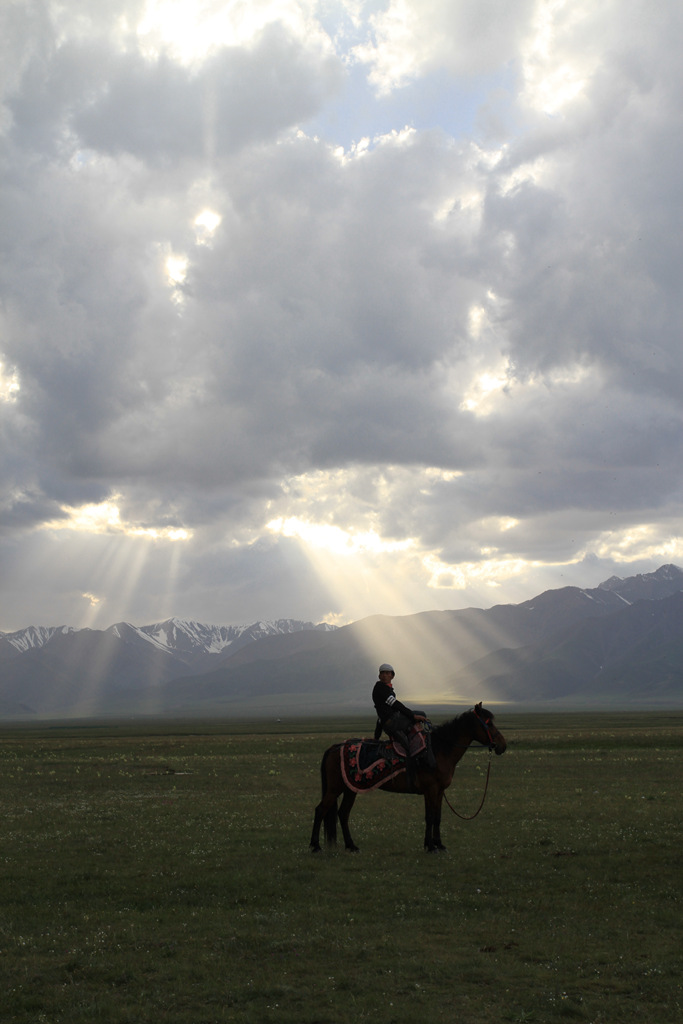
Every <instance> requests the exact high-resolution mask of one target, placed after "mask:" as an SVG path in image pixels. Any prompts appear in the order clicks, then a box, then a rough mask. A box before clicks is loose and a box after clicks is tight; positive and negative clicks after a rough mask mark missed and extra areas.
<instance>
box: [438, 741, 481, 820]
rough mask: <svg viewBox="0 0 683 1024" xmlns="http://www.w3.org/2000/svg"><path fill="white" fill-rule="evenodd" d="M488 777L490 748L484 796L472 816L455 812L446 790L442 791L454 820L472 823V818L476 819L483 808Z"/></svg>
mask: <svg viewBox="0 0 683 1024" xmlns="http://www.w3.org/2000/svg"><path fill="white" fill-rule="evenodd" d="M490 775H491V748H490V747H489V763H488V767H487V769H486V783H485V785H484V795H483V796H482V798H481V803H480V804H479V806H478V807H477V809H476V811H475V812H474V814H460V813H459V812H458V811H456V809H455V807H453V805H452V804H451V802H450V800H449V799H448V796H447V794H446V790H445V789H444V791H443V798H444V800H445V801H446V803H447V804H448V806H449V807H450V809H451V810H452V811H453V814H454V815H455V816H456V818H460V819H461V821H472V819H473V818H476V816H477V815H478V814H479V811H480V810H481V809H482V807H483V806H484V800H485V799H486V793H487V790H488V788H489V776H490Z"/></svg>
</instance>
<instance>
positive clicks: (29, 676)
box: [0, 565, 683, 717]
mask: <svg viewBox="0 0 683 1024" xmlns="http://www.w3.org/2000/svg"><path fill="white" fill-rule="evenodd" d="M682 591H683V571H682V570H681V569H679V568H678V567H676V566H673V565H666V566H662V567H660V568H659V569H658V570H657V571H656V572H653V573H647V574H642V575H639V576H633V577H629V578H628V579H626V580H620V579H618V578H617V577H612V579H610V580H607V581H605V583H603V584H600V586H599V587H596V588H594V589H581V588H579V587H564V588H560V589H557V590H549V591H545V592H544V593H542V594H540V595H538V596H537V597H535V598H533V599H532V600H529V601H524V602H522V603H521V604H518V605H496V606H494V607H492V608H489V609H486V610H483V609H477V608H468V609H463V610H459V611H432V612H420V613H417V614H415V615H408V616H383V615H376V616H370V617H368V618H366V619H361V620H359V621H358V622H353V623H351V624H349V625H347V626H344V627H341V628H339V629H333V628H331V627H326V626H325V625H324V624H321V625H318V626H314V625H313V624H311V623H298V622H295V623H292V620H279V622H278V623H275V624H273V623H270V624H265V623H256V624H253V626H252V627H215V626H203V625H202V624H199V623H187V622H182V620H177V619H171V620H167V621H166V622H165V623H157V624H155V625H153V626H147V627H141V628H138V627H135V626H132V625H130V624H126V623H119V624H117V625H116V626H113V627H110V628H109V629H108V630H105V631H97V630H72V629H68V628H66V627H60V628H43V627H30V629H29V630H26V631H20V633H18V634H8V635H6V636H4V637H0V714H3V715H5V716H15V717H25V716H26V715H27V714H35V715H39V716H44V717H50V716H68V717H73V716H76V715H89V716H96V715H101V714H109V715H112V714H116V715H119V714H120V715H123V714H165V715H169V714H172V715H193V714H196V715H206V714H223V715H229V714H250V713H257V712H259V711H263V712H264V713H265V712H268V713H276V714H288V713H297V714H303V713H313V712H319V713H321V714H322V713H327V712H328V711H330V710H334V709H337V710H355V709H361V708H362V709H365V710H368V708H369V700H370V698H369V694H370V689H371V686H372V683H373V681H374V679H375V678H376V672H377V665H378V663H379V662H380V661H384V660H390V661H391V662H392V664H394V665H395V667H396V669H397V689H398V690H399V693H400V695H401V697H402V698H403V699H405V700H409V701H410V702H411V703H412V704H413V706H419V705H420V704H422V705H425V706H430V705H432V706H433V705H436V704H446V703H453V702H463V701H465V702H467V703H471V702H473V701H474V700H475V699H477V700H478V699H481V698H484V699H486V700H489V701H512V702H515V703H524V704H529V703H537V702H538V701H545V702H552V701H555V702H565V703H566V702H568V701H575V702H579V703H586V702H588V703H592V704H595V703H596V702H599V701H604V702H606V703H610V702H611V703H612V704H614V703H615V702H619V701H621V702H623V703H625V704H633V703H639V702H641V703H642V702H643V701H644V700H648V699H649V700H655V699H656V701H657V702H659V703H662V702H664V703H666V702H669V703H670V704H671V705H678V704H680V703H683V642H681V641H680V640H679V639H678V637H679V636H683V630H682V629H681V626H683V594H682ZM10 648H11V650H10Z"/></svg>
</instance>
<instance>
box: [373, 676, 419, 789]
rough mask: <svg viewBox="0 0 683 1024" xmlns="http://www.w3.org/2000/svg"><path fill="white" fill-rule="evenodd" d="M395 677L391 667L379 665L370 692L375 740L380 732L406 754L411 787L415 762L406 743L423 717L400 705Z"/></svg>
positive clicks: (413, 780)
mask: <svg viewBox="0 0 683 1024" xmlns="http://www.w3.org/2000/svg"><path fill="white" fill-rule="evenodd" d="M395 675H396V673H395V672H394V670H393V668H392V667H391V665H388V664H386V662H385V663H384V664H383V665H380V667H379V679H378V680H377V682H376V683H375V686H374V689H373V691H372V703H373V704H374V705H375V710H376V712H377V725H376V726H375V739H376V740H378V739H379V738H380V736H381V734H382V730H384V732H385V733H386V734H387V736H389V737H390V738H391V739H392V740H398V742H399V743H400V744H401V746H402V747H403V748H404V750H405V752H406V770H407V773H408V783H409V785H410V786H411V787H414V785H415V776H416V772H415V761H414V759H413V758H412V757H411V756H410V744H409V742H408V731H409V729H410V728H411V726H413V725H414V724H415V722H418V721H422V720H423V719H424V715H421V714H419V712H417V711H411V710H410V708H408V707H406V705H405V704H402V703H401V701H400V700H399V699H398V697H397V696H396V694H395V693H394V684H393V678H394V676H395Z"/></svg>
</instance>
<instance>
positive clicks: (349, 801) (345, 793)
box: [310, 702, 507, 853]
mask: <svg viewBox="0 0 683 1024" xmlns="http://www.w3.org/2000/svg"><path fill="white" fill-rule="evenodd" d="M473 740H474V741H476V742H478V743H481V744H483V745H484V746H487V747H488V748H489V750H495V752H496V754H503V753H505V750H506V748H507V742H506V740H505V737H504V736H503V735H502V733H500V732H499V731H498V729H497V727H496V725H495V723H494V720H493V715H492V714H491V712H490V711H487V710H486V708H483V707H482V706H481V702H480V703H479V704H476V705H475V706H474V707H473V708H471V709H470V710H469V711H465V712H463V714H461V715H458V716H457V717H456V718H454V719H452V720H451V721H450V722H445V723H444V724H443V725H437V726H435V727H434V728H433V730H432V732H431V742H432V751H433V754H434V760H435V761H436V767H434V768H426V767H423V766H420V767H418V768H417V771H416V778H415V782H414V787H411V784H410V782H409V780H408V775H407V772H406V770H405V768H404V769H403V770H402V771H400V772H399V774H397V775H395V776H394V777H393V778H391V779H389V780H388V781H387V782H385V783H383V784H382V785H380V786H379V787H378V788H379V789H384V790H386V791H387V792H389V793H419V794H421V795H423V796H424V805H425V837H424V846H425V849H426V850H427V851H428V852H429V853H434V852H436V851H442V850H445V849H446V847H445V846H444V845H443V843H442V841H441V803H442V800H443V795H444V792H445V790H446V789H448V787H449V786H450V784H451V781H452V779H453V772H454V770H455V766H456V764H457V763H458V761H459V760H460V758H461V757H462V756H463V754H464V753H465V751H466V750H467V748H468V747H469V745H470V743H472V741H473ZM345 742H347V743H348V742H349V741H348V740H347V741H345ZM343 748H344V743H335V744H334V745H333V746H331V747H328V749H327V750H326V751H325V753H324V754H323V759H322V762H321V765H320V774H321V778H322V800H321V801H320V803H319V804H318V806H317V807H316V809H315V817H314V819H313V831H312V833H311V841H310V850H311V852H313V853H320V852H321V849H322V848H321V846H320V826H321V825H322V824H324V829H325V841H326V843H327V844H328V845H334V843H335V842H336V838H337V817H339V823H340V825H341V829H342V833H343V835H344V844H345V846H346V849H347V850H348V851H349V853H358V847H357V846H356V844H355V843H354V841H353V839H352V838H351V832H350V831H349V816H350V814H351V808H352V807H353V804H354V801H355V799H356V793H355V792H354V791H353V790H351V789H349V787H348V786H347V785H346V784H345V782H344V779H343V776H342V750H343ZM340 796H341V797H342V802H341V806H340V807H339V810H337V800H338V798H339V797H340Z"/></svg>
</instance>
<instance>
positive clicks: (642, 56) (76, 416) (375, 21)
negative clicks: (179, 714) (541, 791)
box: [0, 0, 683, 632]
mask: <svg viewBox="0 0 683 1024" xmlns="http://www.w3.org/2000/svg"><path fill="white" fill-rule="evenodd" d="M682 38H683V7H682V6H681V5H680V4H679V3H677V2H675V0H662V2H660V3H657V4H654V5H653V4H652V3H651V2H647V0H602V2H601V3H600V4H595V3H594V0H571V2H569V0H566V2H565V0H516V2H515V3H513V4H511V3H510V2H509V0H367V2H365V0H248V2H244V0H191V2H190V0H98V3H96V4H95V3H92V2H91V0H4V3H3V4H2V6H1V8H0V146H1V150H0V152H1V157H0V160H1V164H0V166H1V173H0V206H1V215H0V246H1V250H0V439H1V448H0V588H1V592H0V630H3V631H5V632H10V631H14V630H19V629H22V628H25V627H26V626H28V625H31V624H32V625H62V624H66V625H71V626H74V627H77V628H82V627H93V628H106V627H107V626H109V625H111V624H112V623H115V622H119V621H128V622H132V623H135V624H137V625H144V624H149V623H152V622H158V621H161V620H163V619H166V618H168V617H171V616H176V617H178V618H181V619H188V620H195V621H199V622H205V623H213V624H241V623H249V622H253V621H255V620H257V619H265V620H272V619H278V618H296V619H303V620H306V621H312V622H320V621H327V622H330V623H334V624H337V625H341V624H344V623H347V622H350V621H355V620H357V619H360V618H363V617H365V616H368V615H373V614H376V613H382V614H389V615H405V614H409V613H412V612H417V611H423V610H428V609H457V608H463V607H470V606H475V607H490V606H492V605H494V604H504V603H517V602H519V601H524V600H527V599H529V598H532V597H533V596H535V595H536V594H538V593H541V592H542V591H544V590H547V589H549V588H556V587H561V586H567V585H577V586H596V585H598V584H599V583H600V582H602V581H603V580H605V579H607V578H609V577H610V576H612V575H617V576H621V577H625V576H630V575H634V574H635V573H638V572H650V571H653V570H654V569H656V568H657V567H658V566H660V565H662V564H664V563H668V562H673V563H674V564H679V565H683V520H682V511H683V488H682V486H681V466H682V465H683V451H682V448H683V430H682V418H683V408H682V406H683V399H682V395H683V381H682V379H681V378H682V369H683V366H682V363H683V346H682V345H681V324H682V323H683V317H682V309H681V306H682V303H683V289H682V288H681V275H682V270H683V191H682V189H681V166H682V164H683V135H682V131H681V128H682V121H683V106H682V105H681V101H680V98H681V95H683V64H682V63H681V60H680V44H681V39H682Z"/></svg>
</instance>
